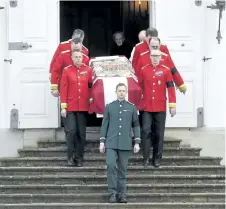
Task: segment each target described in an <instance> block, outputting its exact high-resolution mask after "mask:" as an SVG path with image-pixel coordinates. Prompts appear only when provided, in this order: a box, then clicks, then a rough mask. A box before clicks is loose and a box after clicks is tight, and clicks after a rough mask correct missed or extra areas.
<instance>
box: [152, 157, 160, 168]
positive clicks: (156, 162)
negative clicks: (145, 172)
mask: <svg viewBox="0 0 226 209" xmlns="http://www.w3.org/2000/svg"><path fill="white" fill-rule="evenodd" d="M160 161H161V160H160V159H154V160H153V161H152V165H153V166H154V167H156V168H158V167H159V166H160Z"/></svg>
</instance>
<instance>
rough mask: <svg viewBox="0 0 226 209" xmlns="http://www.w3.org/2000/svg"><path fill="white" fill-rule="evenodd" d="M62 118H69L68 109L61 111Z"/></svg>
mask: <svg viewBox="0 0 226 209" xmlns="http://www.w3.org/2000/svg"><path fill="white" fill-rule="evenodd" d="M61 116H62V117H63V118H66V117H67V110H66V109H62V110H61Z"/></svg>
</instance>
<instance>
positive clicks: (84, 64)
mask: <svg viewBox="0 0 226 209" xmlns="http://www.w3.org/2000/svg"><path fill="white" fill-rule="evenodd" d="M82 65H85V67H90V66H89V65H86V64H85V63H82Z"/></svg>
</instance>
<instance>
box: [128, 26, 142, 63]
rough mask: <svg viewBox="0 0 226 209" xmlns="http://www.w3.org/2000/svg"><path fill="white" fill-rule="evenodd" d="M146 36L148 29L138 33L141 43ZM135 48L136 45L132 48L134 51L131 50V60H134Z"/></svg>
mask: <svg viewBox="0 0 226 209" xmlns="http://www.w3.org/2000/svg"><path fill="white" fill-rule="evenodd" d="M145 38H146V31H145V30H142V31H140V33H139V34H138V40H139V43H141V42H142V41H144V40H145ZM134 50H135V47H133V50H132V52H131V56H130V58H129V60H130V61H131V62H132V58H133V54H134Z"/></svg>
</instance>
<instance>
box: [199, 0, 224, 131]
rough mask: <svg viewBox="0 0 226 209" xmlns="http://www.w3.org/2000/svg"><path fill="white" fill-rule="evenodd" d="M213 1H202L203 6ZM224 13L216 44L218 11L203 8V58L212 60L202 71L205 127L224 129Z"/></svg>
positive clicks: (205, 64) (204, 64)
mask: <svg viewBox="0 0 226 209" xmlns="http://www.w3.org/2000/svg"><path fill="white" fill-rule="evenodd" d="M214 2H215V1H212V0H211V1H207V2H206V1H204V5H203V7H204V6H206V5H211V3H214ZM225 13H226V11H223V17H222V19H221V33H222V37H223V39H221V43H220V44H218V42H217V39H216V36H217V30H218V18H219V11H218V10H210V9H208V8H205V22H206V23H207V25H206V27H204V33H203V56H206V57H211V58H212V59H211V60H209V61H207V62H205V63H203V69H204V79H205V80H204V122H205V125H206V127H210V128H217V127H225V117H226V115H225V112H226V101H225V100H226V80H225V78H226V62H225V60H226V14H225Z"/></svg>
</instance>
